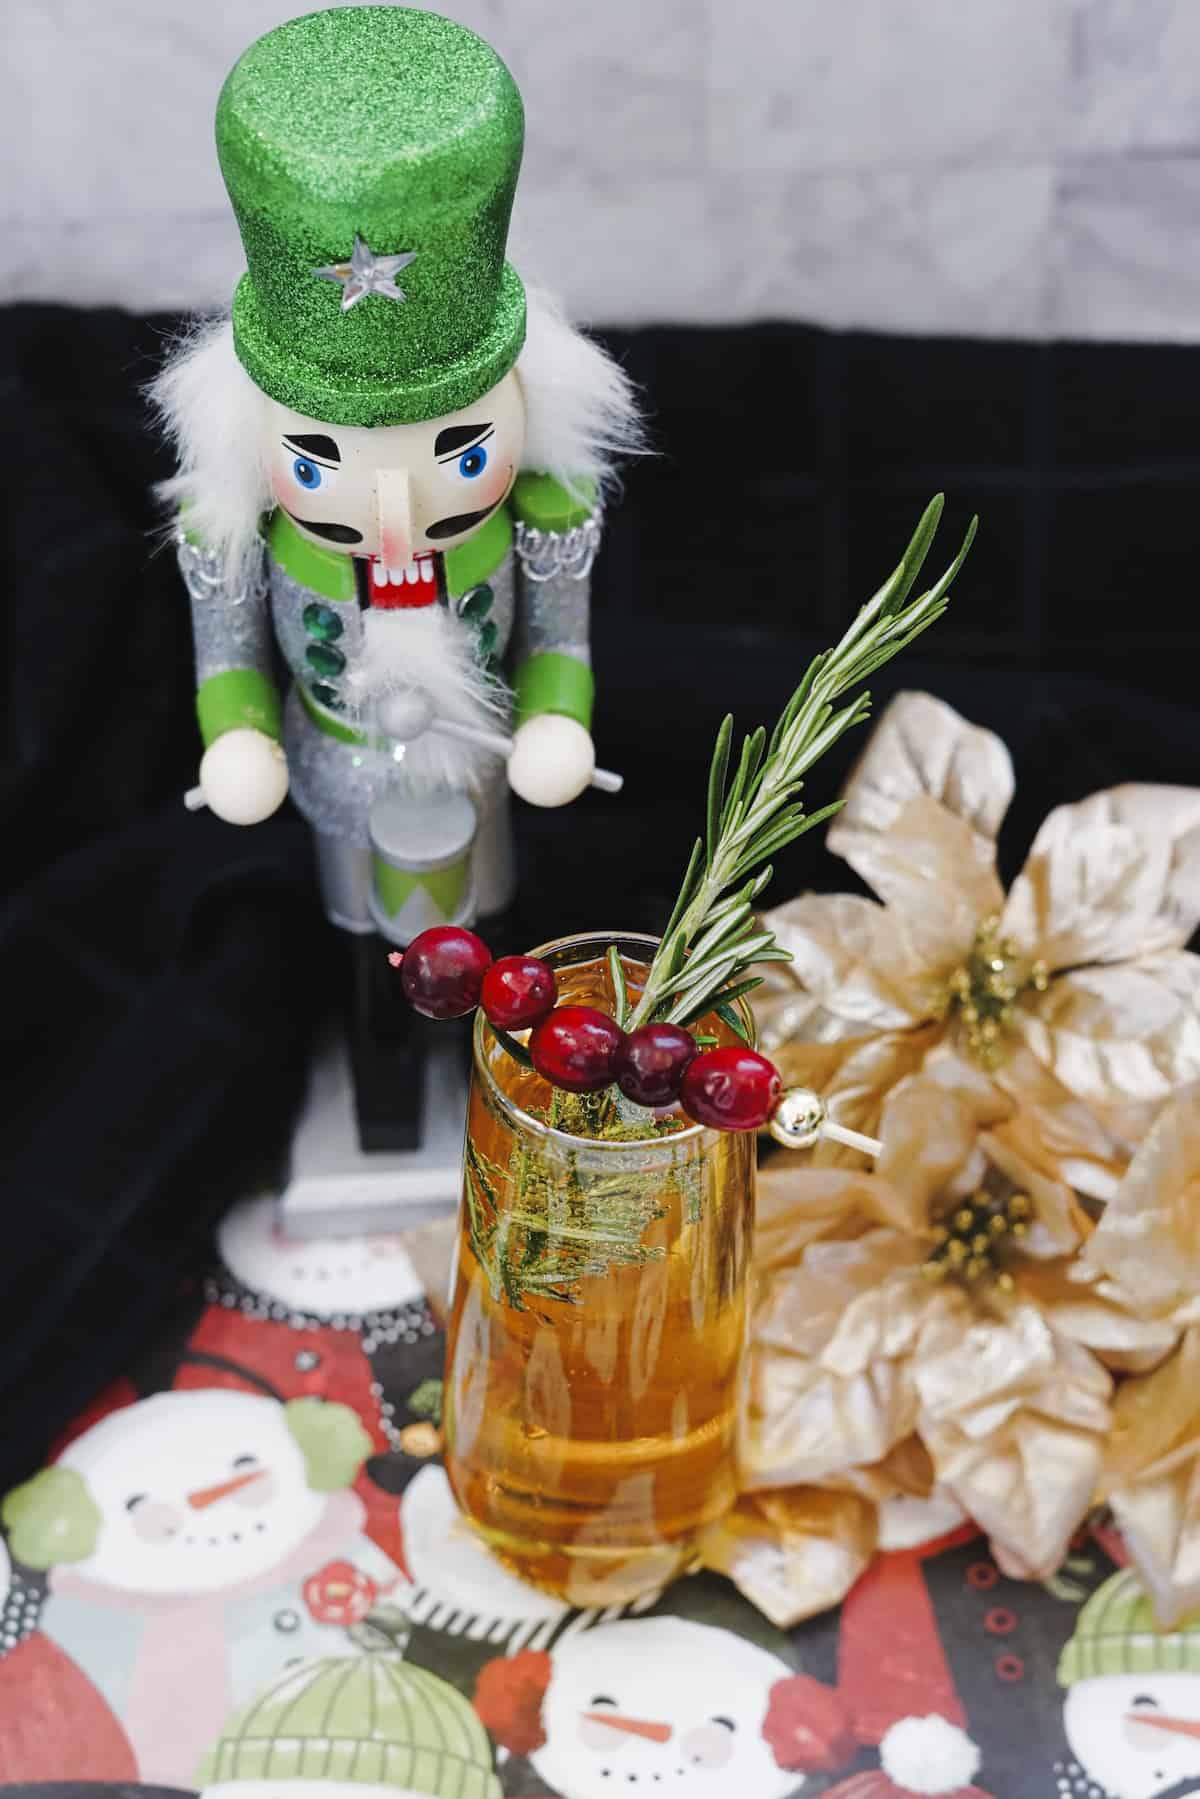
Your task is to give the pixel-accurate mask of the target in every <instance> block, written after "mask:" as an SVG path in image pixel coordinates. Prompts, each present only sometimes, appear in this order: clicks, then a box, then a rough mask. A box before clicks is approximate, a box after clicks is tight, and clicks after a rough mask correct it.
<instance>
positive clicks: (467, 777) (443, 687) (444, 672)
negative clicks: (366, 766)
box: [346, 606, 508, 791]
mask: <svg viewBox="0 0 1200 1799" xmlns="http://www.w3.org/2000/svg"><path fill="white" fill-rule="evenodd" d="M363 637H364V644H363V650H364V654H363V657H362V659H361V663H360V664H359V666H358V667H356V668H355V669H354V670H353V672H352V673H351V674H350V675H349V676H348V679H347V681H346V697H347V700H348V701H349V705H350V709H351V712H352V714H353V715H354V717H355V719H356V722H357V723H358V724H359V725H360V726H361V727H362V728H364V729H369V728H370V722H371V716H372V710H373V707H374V705H375V704H376V703H377V702H378V701H379V700H381V699H383V698H385V697H386V696H387V695H388V694H391V693H402V692H404V691H405V690H407V689H411V690H413V691H414V692H416V693H419V694H422V695H423V696H424V697H425V699H427V700H428V702H429V704H430V706H431V707H432V708H433V716H434V723H433V727H432V728H431V729H429V730H427V731H422V732H421V733H420V735H419V736H416V737H413V738H412V739H410V741H409V742H408V743H407V744H406V745H405V751H404V760H403V761H402V762H401V763H399V764H398V765H397V766H396V768H394V769H393V771H392V778H393V779H394V780H395V781H396V783H397V784H398V785H399V786H404V785H405V784H407V783H409V782H411V783H412V784H414V785H415V786H417V787H424V786H427V785H429V784H430V783H433V784H436V785H438V786H441V787H466V788H470V789H472V790H476V791H477V790H478V789H479V788H480V787H481V786H483V784H484V783H485V781H486V780H487V778H488V776H489V774H491V773H492V772H493V771H494V770H495V768H496V765H497V760H498V758H497V756H496V755H495V753H494V752H492V751H490V750H487V749H482V748H480V747H479V745H478V744H473V743H470V742H463V741H462V740H461V739H460V738H455V737H448V736H447V735H446V734H445V733H444V732H442V731H439V730H438V729H437V723H438V720H440V719H445V720H446V721H448V722H449V723H450V724H455V725H467V726H470V727H473V728H474V729H475V730H477V731H490V732H493V733H496V732H500V733H503V732H504V731H505V730H506V729H507V722H508V721H507V711H508V708H507V704H506V700H507V695H506V692H505V690H504V689H503V688H502V687H501V686H500V685H499V684H498V683H497V682H496V681H495V680H493V679H492V678H491V676H490V675H489V674H488V672H487V669H486V668H485V667H484V665H483V664H482V663H481V662H480V660H479V657H478V656H477V654H476V650H475V633H474V632H473V631H472V630H471V628H470V626H469V625H467V624H466V623H465V622H464V620H462V619H460V618H456V617H455V616H454V614H453V613H451V612H450V611H449V610H448V609H447V608H445V607H443V606H419V607H414V608H409V607H399V608H397V609H396V610H389V611H384V610H377V609H375V608H374V607H372V608H371V609H369V610H368V611H367V613H366V614H365V616H364V618H363Z"/></svg>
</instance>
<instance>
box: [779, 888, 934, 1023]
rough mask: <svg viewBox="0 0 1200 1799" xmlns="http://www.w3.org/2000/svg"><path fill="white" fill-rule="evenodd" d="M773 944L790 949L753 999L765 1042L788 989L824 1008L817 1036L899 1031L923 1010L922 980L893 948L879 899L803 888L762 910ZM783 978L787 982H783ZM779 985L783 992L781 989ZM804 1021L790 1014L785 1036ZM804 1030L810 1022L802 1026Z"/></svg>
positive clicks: (892, 937)
mask: <svg viewBox="0 0 1200 1799" xmlns="http://www.w3.org/2000/svg"><path fill="white" fill-rule="evenodd" d="M763 924H764V925H765V926H766V928H767V929H768V930H771V931H774V933H775V936H776V938H777V939H778V941H779V944H780V947H781V948H782V949H786V950H788V951H789V952H790V953H791V956H792V960H791V962H790V963H784V964H780V963H776V964H775V965H774V966H775V967H776V968H777V969H779V970H780V973H779V975H778V976H777V977H776V981H775V983H774V984H773V991H772V995H771V998H770V1001H769V1002H767V1003H765V1004H764V1002H762V1001H761V1000H760V1002H759V1005H758V1009H757V1010H758V1017H759V1020H760V1024H761V1026H762V1027H763V1030H764V1041H767V1040H768V1039H769V1038H770V1036H771V1035H772V1032H773V1023H772V1020H773V1015H774V1014H775V1013H777V1012H779V1011H781V1010H782V1008H783V1007H784V1006H785V1005H786V1003H787V998H788V994H789V990H790V991H792V992H794V993H797V994H803V995H805V996H806V997H807V999H808V1002H809V1004H810V1005H811V1004H812V1003H813V1002H816V1004H817V1005H818V1006H819V1007H820V1008H821V1009H822V1011H823V1012H825V1013H828V1014H829V1017H830V1019H831V1020H833V1021H836V1022H835V1023H833V1024H832V1025H831V1024H824V1025H823V1027H822V1030H821V1035H822V1036H825V1037H829V1036H854V1037H862V1036H865V1035H867V1033H868V1032H871V1031H891V1030H904V1029H905V1028H906V1027H908V1026H910V1025H913V1024H916V1023H919V1021H920V1020H921V1019H922V1018H923V1017H924V1016H925V1015H926V1011H927V1003H926V996H925V994H924V992H923V990H922V986H921V983H920V982H919V981H918V982H915V983H914V981H913V980H911V979H910V978H908V976H907V975H906V973H905V971H904V969H903V968H902V966H901V965H900V963H899V960H898V958H897V955H896V945H895V931H894V929H893V926H892V923H891V921H890V920H889V918H888V917H887V915H886V913H885V912H884V909H883V907H882V906H880V905H877V904H876V902H875V901H874V900H869V899H863V898H861V897H859V896H858V895H855V894H850V893H829V894H823V893H804V894H801V895H800V897H799V898H798V899H794V900H791V901H790V902H789V903H788V904H787V905H786V906H780V907H779V908H778V909H777V910H776V911H774V912H768V913H766V914H765V915H764V918H763ZM784 983H786V985H784ZM781 988H782V991H781V990H780V989H781ZM804 1022H806V1021H804V1020H802V1019H799V1018H794V1019H793V1020H792V1028H791V1029H790V1030H789V1031H788V1033H787V1034H788V1035H789V1036H794V1035H797V1034H798V1032H797V1029H796V1026H797V1025H799V1024H802V1023H804ZM804 1034H805V1035H806V1036H811V1034H812V1033H811V1029H808V1030H805V1032H804Z"/></svg>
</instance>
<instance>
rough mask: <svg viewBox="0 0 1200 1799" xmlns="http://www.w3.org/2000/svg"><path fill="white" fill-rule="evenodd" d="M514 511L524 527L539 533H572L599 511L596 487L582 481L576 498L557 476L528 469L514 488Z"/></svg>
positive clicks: (577, 487)
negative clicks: (597, 509) (577, 526)
mask: <svg viewBox="0 0 1200 1799" xmlns="http://www.w3.org/2000/svg"><path fill="white" fill-rule="evenodd" d="M576 496H578V497H576ZM512 509H513V512H514V513H515V514H516V516H517V518H519V519H520V520H521V523H522V524H523V525H531V526H532V527H533V528H534V530H536V531H570V530H571V528H572V527H573V526H575V525H582V524H583V522H584V520H585V519H589V518H591V516H592V513H593V512H594V511H595V510H596V483H595V482H594V481H580V482H578V483H577V484H576V489H575V493H573V494H572V493H568V492H567V490H566V488H565V487H564V486H563V485H562V483H561V481H556V480H555V479H554V477H553V475H538V474H534V473H533V472H532V471H531V470H529V469H526V470H525V471H524V472H523V473H522V474H520V475H518V476H517V479H516V481H515V483H514V485H513V490H512Z"/></svg>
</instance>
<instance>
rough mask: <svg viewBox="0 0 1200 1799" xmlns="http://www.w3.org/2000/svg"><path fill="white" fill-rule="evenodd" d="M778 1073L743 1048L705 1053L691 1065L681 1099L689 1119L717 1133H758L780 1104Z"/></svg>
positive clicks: (737, 1046) (733, 1047)
mask: <svg viewBox="0 0 1200 1799" xmlns="http://www.w3.org/2000/svg"><path fill="white" fill-rule="evenodd" d="M782 1092H783V1082H782V1081H781V1080H780V1078H779V1070H778V1069H777V1068H776V1067H775V1066H774V1064H773V1063H771V1062H768V1061H767V1058H766V1057H765V1056H760V1055H759V1053H758V1051H757V1050H753V1049H747V1048H746V1047H745V1045H744V1044H740V1043H739V1044H729V1045H728V1046H727V1047H726V1048H724V1049H706V1050H705V1051H704V1053H703V1054H702V1055H699V1056H697V1057H696V1059H695V1060H694V1061H693V1062H690V1063H689V1064H688V1066H687V1069H686V1071H685V1073H684V1077H683V1085H682V1087H681V1088H680V1091H679V1098H680V1101H681V1102H682V1105H683V1109H684V1111H685V1112H686V1113H687V1115H688V1117H689V1118H694V1119H695V1120H696V1123H697V1124H707V1125H711V1126H712V1127H713V1128H714V1129H716V1130H718V1131H756V1130H757V1129H758V1128H759V1126H760V1125H763V1124H765V1123H766V1122H767V1119H768V1118H769V1117H770V1116H771V1114H772V1112H773V1111H774V1110H775V1107H776V1105H777V1104H778V1102H779V1096H780V1094H781V1093H782Z"/></svg>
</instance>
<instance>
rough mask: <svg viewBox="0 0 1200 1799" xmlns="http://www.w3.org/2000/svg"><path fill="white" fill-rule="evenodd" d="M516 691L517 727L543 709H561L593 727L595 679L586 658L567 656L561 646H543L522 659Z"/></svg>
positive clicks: (569, 716)
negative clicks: (580, 659) (549, 648)
mask: <svg viewBox="0 0 1200 1799" xmlns="http://www.w3.org/2000/svg"><path fill="white" fill-rule="evenodd" d="M514 692H515V694H516V707H515V722H516V724H517V726H518V728H519V727H520V726H521V725H523V724H524V723H525V721H526V719H530V718H537V717H539V716H540V715H541V714H542V713H543V712H559V713H562V714H563V716H564V717H566V718H573V719H575V720H576V721H577V722H578V723H579V724H581V725H582V726H583V728H584V730H585V731H590V730H591V728H592V700H593V698H594V697H595V692H596V683H595V681H594V680H593V678H592V671H591V669H590V668H589V667H588V665H587V663H586V662H579V661H577V660H576V658H575V657H574V656H564V655H563V654H562V652H561V650H542V651H540V652H539V654H538V655H536V656H531V657H530V658H529V660H528V662H523V663H522V664H521V666H520V668H519V669H518V670H517V678H516V681H515V683H514Z"/></svg>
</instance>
